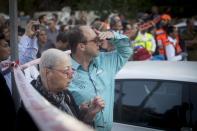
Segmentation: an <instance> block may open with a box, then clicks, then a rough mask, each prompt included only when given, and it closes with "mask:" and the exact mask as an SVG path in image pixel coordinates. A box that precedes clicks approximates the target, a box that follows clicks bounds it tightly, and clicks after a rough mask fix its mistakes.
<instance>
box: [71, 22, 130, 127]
mask: <svg viewBox="0 0 197 131" xmlns="http://www.w3.org/2000/svg"><path fill="white" fill-rule="evenodd" d="M102 40H108V41H109V42H110V43H112V44H113V45H114V46H115V47H116V50H114V51H112V52H100V51H99V46H100V45H101V41H102ZM69 45H70V49H71V57H72V68H73V70H74V75H73V80H72V82H71V83H70V87H69V90H70V91H71V93H72V95H73V97H74V99H75V101H76V103H77V105H80V104H82V103H83V102H85V101H89V100H91V98H94V97H95V96H100V97H101V98H103V99H104V102H105V105H106V106H105V107H104V108H103V110H102V111H100V112H99V113H97V115H96V118H95V121H94V127H95V128H96V130H98V131H104V130H105V131H110V130H111V128H112V124H113V106H114V90H115V80H114V77H115V75H116V73H117V72H118V71H119V70H120V69H121V68H122V67H123V66H124V64H125V63H126V62H127V61H128V59H129V57H130V55H131V54H132V53H133V52H132V48H131V47H130V44H129V39H128V37H127V36H125V35H122V34H119V33H117V32H111V31H106V32H99V31H97V30H93V29H92V28H91V27H90V26H76V27H74V28H73V29H71V30H70V31H69Z"/></svg>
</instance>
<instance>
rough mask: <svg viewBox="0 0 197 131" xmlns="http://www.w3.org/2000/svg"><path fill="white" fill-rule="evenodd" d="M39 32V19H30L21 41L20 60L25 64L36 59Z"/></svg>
mask: <svg viewBox="0 0 197 131" xmlns="http://www.w3.org/2000/svg"><path fill="white" fill-rule="evenodd" d="M38 32H39V24H38V22H37V21H30V22H29V23H28V24H27V26H26V30H25V34H24V35H23V36H22V37H21V38H20V41H19V62H20V64H25V63H27V62H29V61H32V60H34V59H36V58H37V57H36V55H37V53H38V40H37V37H36V35H37V34H38Z"/></svg>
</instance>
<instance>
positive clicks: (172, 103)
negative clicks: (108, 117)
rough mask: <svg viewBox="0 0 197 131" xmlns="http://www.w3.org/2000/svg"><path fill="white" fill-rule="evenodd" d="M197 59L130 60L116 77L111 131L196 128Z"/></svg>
mask: <svg viewBox="0 0 197 131" xmlns="http://www.w3.org/2000/svg"><path fill="white" fill-rule="evenodd" d="M196 68H197V62H188V61H180V62H169V61H161V62H158V61H157V62H156V61H142V62H128V63H127V64H126V65H125V67H124V68H123V69H122V70H121V71H120V72H119V73H118V74H117V76H116V90H115V105H114V121H115V122H114V126H113V129H112V131H118V130H119V131H120V130H121V131H132V130H134V131H138V130H139V131H156V130H172V131H174V130H176V131H180V130H189V131H191V130H193V131H194V130H197V95H196V94H197V69H196Z"/></svg>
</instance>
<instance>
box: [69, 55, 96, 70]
mask: <svg viewBox="0 0 197 131" xmlns="http://www.w3.org/2000/svg"><path fill="white" fill-rule="evenodd" d="M71 58H72V57H71ZM71 62H72V68H73V69H74V70H77V69H78V68H79V67H81V65H80V64H79V63H78V62H77V61H76V60H75V59H73V58H72V59H71ZM91 65H94V66H96V67H98V61H97V59H96V58H95V59H93V60H92V61H91Z"/></svg>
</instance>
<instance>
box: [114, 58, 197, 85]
mask: <svg viewBox="0 0 197 131" xmlns="http://www.w3.org/2000/svg"><path fill="white" fill-rule="evenodd" d="M116 79H154V80H172V81H183V82H195V83H197V62H191V61H190V62H188V61H178V62H170V61H129V62H127V63H126V65H125V66H124V67H123V68H122V69H121V70H120V71H119V72H118V74H117V75H116Z"/></svg>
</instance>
